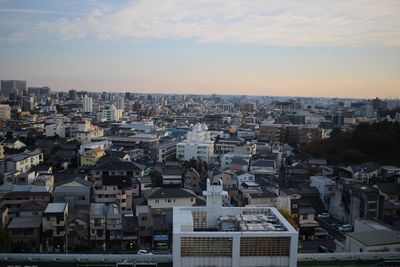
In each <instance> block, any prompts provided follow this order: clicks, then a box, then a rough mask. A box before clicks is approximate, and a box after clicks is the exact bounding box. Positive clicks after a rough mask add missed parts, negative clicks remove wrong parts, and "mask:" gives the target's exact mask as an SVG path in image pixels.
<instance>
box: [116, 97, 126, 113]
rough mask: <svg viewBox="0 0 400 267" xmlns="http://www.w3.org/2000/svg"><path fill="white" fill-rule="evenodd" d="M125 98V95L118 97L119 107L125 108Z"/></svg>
mask: <svg viewBox="0 0 400 267" xmlns="http://www.w3.org/2000/svg"><path fill="white" fill-rule="evenodd" d="M124 106H125V99H124V97H123V96H119V97H118V98H117V109H120V110H124Z"/></svg>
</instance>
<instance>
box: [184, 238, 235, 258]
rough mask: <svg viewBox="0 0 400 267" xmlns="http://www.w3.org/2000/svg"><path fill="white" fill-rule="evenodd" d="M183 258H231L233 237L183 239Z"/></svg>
mask: <svg viewBox="0 0 400 267" xmlns="http://www.w3.org/2000/svg"><path fill="white" fill-rule="evenodd" d="M181 256H182V257H193V256H210V257H218V256H219V257H231V256H232V237H182V238H181Z"/></svg>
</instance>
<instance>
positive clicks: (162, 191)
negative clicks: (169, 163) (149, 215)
mask: <svg viewBox="0 0 400 267" xmlns="http://www.w3.org/2000/svg"><path fill="white" fill-rule="evenodd" d="M146 198H147V204H148V206H149V207H150V208H151V209H152V210H154V211H155V212H156V213H157V212H162V211H163V210H165V209H172V207H178V206H194V205H196V195H195V193H193V191H191V190H188V189H184V188H156V189H154V190H152V192H151V194H150V195H149V196H147V197H146Z"/></svg>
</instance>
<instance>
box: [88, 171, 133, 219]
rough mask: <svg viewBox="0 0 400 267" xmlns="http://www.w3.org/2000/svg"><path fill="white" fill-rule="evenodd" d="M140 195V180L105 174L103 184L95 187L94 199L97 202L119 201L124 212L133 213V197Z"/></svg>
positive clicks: (102, 179)
mask: <svg viewBox="0 0 400 267" xmlns="http://www.w3.org/2000/svg"><path fill="white" fill-rule="evenodd" d="M139 195H140V182H139V181H138V179H136V178H130V177H127V176H103V177H102V178H101V185H100V184H97V185H95V187H94V188H93V199H94V202H97V203H107V204H108V203H117V204H119V206H120V208H121V212H122V213H131V212H132V208H133V198H134V197H139Z"/></svg>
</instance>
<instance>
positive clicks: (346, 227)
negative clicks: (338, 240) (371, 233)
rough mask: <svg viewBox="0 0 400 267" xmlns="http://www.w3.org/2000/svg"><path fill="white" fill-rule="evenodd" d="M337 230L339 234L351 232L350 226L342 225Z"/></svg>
mask: <svg viewBox="0 0 400 267" xmlns="http://www.w3.org/2000/svg"><path fill="white" fill-rule="evenodd" d="M338 229H339V231H341V232H350V231H351V230H353V228H352V227H351V225H350V224H343V225H341V226H339V228H338Z"/></svg>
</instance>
